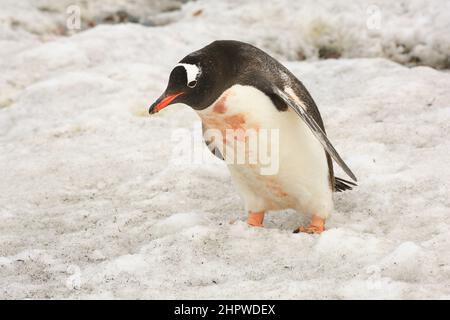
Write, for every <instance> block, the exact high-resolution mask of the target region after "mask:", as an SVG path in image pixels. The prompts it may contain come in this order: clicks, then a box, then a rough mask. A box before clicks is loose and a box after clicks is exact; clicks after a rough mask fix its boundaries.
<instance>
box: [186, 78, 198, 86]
mask: <svg viewBox="0 0 450 320" xmlns="http://www.w3.org/2000/svg"><path fill="white" fill-rule="evenodd" d="M187 85H188V87H189V88H195V86H196V85H197V80H193V81H190V82H189V83H188V84H187Z"/></svg>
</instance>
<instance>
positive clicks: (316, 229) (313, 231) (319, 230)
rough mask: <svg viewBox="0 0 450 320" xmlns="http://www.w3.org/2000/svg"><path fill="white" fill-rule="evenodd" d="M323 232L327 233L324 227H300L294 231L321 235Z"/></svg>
mask: <svg viewBox="0 0 450 320" xmlns="http://www.w3.org/2000/svg"><path fill="white" fill-rule="evenodd" d="M323 231H325V228H324V227H318V226H308V227H298V228H297V229H295V230H294V233H300V232H303V233H309V234H321V233H322V232H323Z"/></svg>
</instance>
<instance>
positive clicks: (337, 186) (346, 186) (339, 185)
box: [334, 177, 357, 192]
mask: <svg viewBox="0 0 450 320" xmlns="http://www.w3.org/2000/svg"><path fill="white" fill-rule="evenodd" d="M356 186H357V184H356V183H354V182H351V181H348V180H345V179H342V178H338V177H335V178H334V191H336V192H342V191H345V190H352V189H353V187H356Z"/></svg>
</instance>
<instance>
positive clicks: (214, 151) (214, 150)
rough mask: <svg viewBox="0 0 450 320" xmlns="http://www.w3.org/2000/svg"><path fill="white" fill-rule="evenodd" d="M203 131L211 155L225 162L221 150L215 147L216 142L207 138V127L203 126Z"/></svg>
mask: <svg viewBox="0 0 450 320" xmlns="http://www.w3.org/2000/svg"><path fill="white" fill-rule="evenodd" d="M202 131H203V141H204V142H205V144H206V147H207V148H208V150H209V151H211V153H212V154H213V155H215V156H216V157H217V158H219V159H220V160H225V158H224V157H223V155H222V153H221V152H220V150H219V149H218V148H217V147H216V146H215V145H214V141H213V140H209V139H206V138H205V126H204V125H203V124H202Z"/></svg>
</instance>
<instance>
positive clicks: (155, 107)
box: [148, 92, 184, 114]
mask: <svg viewBox="0 0 450 320" xmlns="http://www.w3.org/2000/svg"><path fill="white" fill-rule="evenodd" d="M183 93H184V92H179V93H175V94H171V95H168V96H164V95H162V96H161V97H160V98H159V99H158V100H156V102H155V103H153V104H152V105H151V106H150V108H149V109H148V113H150V114H153V113H156V112H159V111H161V110H162V109H164V108H165V107H167V106H168V105H169V104H171V103H172V101H173V100H175V98H177V97H178V96H180V95H182V94H183Z"/></svg>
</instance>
